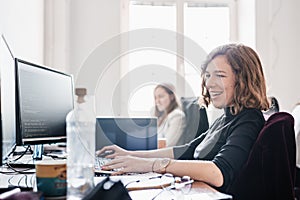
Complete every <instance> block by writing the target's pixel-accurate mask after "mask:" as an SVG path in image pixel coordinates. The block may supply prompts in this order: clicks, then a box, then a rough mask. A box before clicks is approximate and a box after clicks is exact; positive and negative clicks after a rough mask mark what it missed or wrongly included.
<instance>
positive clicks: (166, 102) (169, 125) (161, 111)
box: [154, 83, 185, 147]
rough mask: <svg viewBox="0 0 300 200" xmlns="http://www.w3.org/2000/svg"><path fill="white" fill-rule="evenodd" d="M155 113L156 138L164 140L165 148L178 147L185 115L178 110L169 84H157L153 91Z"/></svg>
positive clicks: (172, 87) (175, 98)
mask: <svg viewBox="0 0 300 200" xmlns="http://www.w3.org/2000/svg"><path fill="white" fill-rule="evenodd" d="M154 100H155V113H154V115H155V116H156V117H157V119H158V120H157V124H158V138H166V146H167V147H171V146H175V145H179V144H178V141H179V138H180V137H181V135H182V133H183V130H184V128H185V115H184V112H183V111H182V110H181V109H180V106H179V103H178V100H177V97H176V95H175V87H174V86H173V85H172V84H169V83H163V84H159V85H157V86H156V87H155V89H154Z"/></svg>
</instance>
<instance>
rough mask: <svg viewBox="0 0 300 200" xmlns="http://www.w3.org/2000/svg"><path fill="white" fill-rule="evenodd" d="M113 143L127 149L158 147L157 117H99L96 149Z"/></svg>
mask: <svg viewBox="0 0 300 200" xmlns="http://www.w3.org/2000/svg"><path fill="white" fill-rule="evenodd" d="M111 144H116V145H118V146H120V147H122V148H124V149H126V150H151V149H157V119H156V118H152V117H149V118H145V117H141V118H139V117H134V118H130V117H117V118H114V117H97V124H96V149H97V150H99V149H101V148H102V147H104V146H106V145H111Z"/></svg>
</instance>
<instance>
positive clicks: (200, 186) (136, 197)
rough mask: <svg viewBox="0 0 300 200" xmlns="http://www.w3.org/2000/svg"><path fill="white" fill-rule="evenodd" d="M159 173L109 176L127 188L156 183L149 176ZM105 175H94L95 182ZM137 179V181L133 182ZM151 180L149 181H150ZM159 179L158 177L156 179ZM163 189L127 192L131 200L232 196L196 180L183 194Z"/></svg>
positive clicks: (102, 178)
mask: <svg viewBox="0 0 300 200" xmlns="http://www.w3.org/2000/svg"><path fill="white" fill-rule="evenodd" d="M159 175H160V174H157V173H146V174H138V175H130V176H126V175H123V176H111V179H112V180H114V181H117V180H121V181H122V182H123V184H124V185H127V188H132V187H145V186H147V185H148V186H149V185H151V184H152V185H156V184H155V180H154V179H152V180H154V182H152V183H149V182H147V181H149V178H150V177H158V176H159ZM104 178H105V177H95V183H96V184H97V183H99V182H100V181H102V180H104ZM136 180H139V182H138V183H137V182H135V181H136ZM152 180H151V181H152ZM157 181H159V179H157ZM162 190H163V189H147V190H133V191H130V192H129V195H130V197H131V198H132V199H133V200H140V199H143V200H144V199H149V200H151V199H152V198H153V197H155V196H157V195H158V196H157V198H155V200H158V199H170V198H171V197H173V198H174V199H185V200H186V199H188V200H192V199H201V200H212V199H231V198H232V197H231V196H230V195H227V194H223V193H220V192H218V191H217V190H215V189H214V188H212V187H211V186H209V185H208V184H206V183H204V182H199V181H196V182H194V183H193V185H192V189H191V190H190V191H189V192H188V193H187V194H184V193H183V192H182V191H180V190H165V191H163V192H162Z"/></svg>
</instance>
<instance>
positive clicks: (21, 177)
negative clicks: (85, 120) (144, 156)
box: [0, 168, 231, 200]
mask: <svg viewBox="0 0 300 200" xmlns="http://www.w3.org/2000/svg"><path fill="white" fill-rule="evenodd" d="M1 170H2V171H4V170H5V168H2V169H1ZM158 176H159V174H157V173H146V174H137V175H122V176H111V179H112V180H113V181H118V180H121V181H122V182H123V184H124V185H126V184H128V186H127V187H129V186H131V187H134V186H140V187H141V185H140V184H142V185H143V184H147V183H146V182H147V181H148V180H149V178H150V177H158ZM105 178H106V177H95V179H94V180H95V184H98V183H99V182H101V181H102V180H104V179H105ZM137 180H140V182H139V183H136V181H137ZM158 180H159V179H158ZM0 184H1V185H0V186H1V187H8V186H9V185H13V186H21V187H24V188H26V187H31V188H34V190H36V178H35V174H0ZM159 193H160V194H159ZM158 194H159V195H158ZM129 195H130V197H131V198H132V199H133V200H145V199H146V200H147V199H149V200H151V199H152V198H153V197H155V196H156V195H158V197H157V198H155V200H159V199H170V198H176V199H185V200H193V199H201V200H215V199H231V196H230V195H226V194H223V193H220V192H218V191H217V190H215V189H214V188H212V187H210V186H209V185H208V184H206V183H203V182H198V181H196V182H194V183H193V185H192V189H191V191H190V192H189V193H188V194H183V193H182V192H181V191H179V190H170V191H164V192H162V189H147V190H135V191H130V192H129Z"/></svg>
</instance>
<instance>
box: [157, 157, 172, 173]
mask: <svg viewBox="0 0 300 200" xmlns="http://www.w3.org/2000/svg"><path fill="white" fill-rule="evenodd" d="M170 163H171V159H170V158H163V159H161V160H160V162H159V171H160V173H162V174H164V173H166V169H167V167H168V165H169V164H170Z"/></svg>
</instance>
